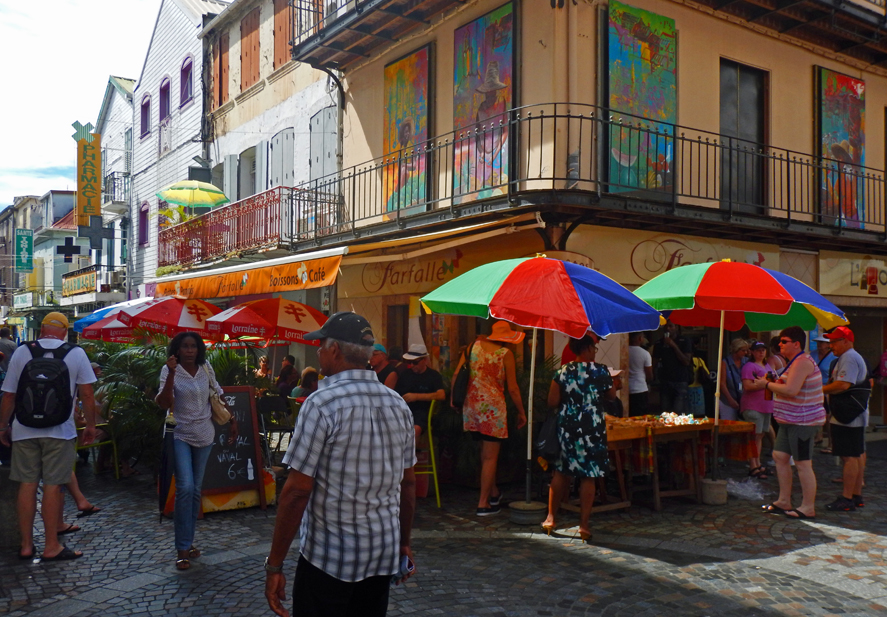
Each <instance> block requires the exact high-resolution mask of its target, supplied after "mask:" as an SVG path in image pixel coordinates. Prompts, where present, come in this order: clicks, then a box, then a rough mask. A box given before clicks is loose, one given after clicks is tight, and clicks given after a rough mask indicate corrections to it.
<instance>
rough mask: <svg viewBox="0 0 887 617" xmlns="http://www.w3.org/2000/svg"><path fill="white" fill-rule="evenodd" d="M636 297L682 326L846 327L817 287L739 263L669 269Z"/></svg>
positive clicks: (841, 316)
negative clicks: (722, 317)
mask: <svg viewBox="0 0 887 617" xmlns="http://www.w3.org/2000/svg"><path fill="white" fill-rule="evenodd" d="M635 295H637V296H638V297H639V298H641V299H643V300H645V301H647V302H649V303H650V305H651V306H653V307H654V308H656V309H658V310H660V311H663V312H665V313H666V314H667V315H668V318H669V319H670V320H671V321H673V322H674V323H676V324H678V325H684V326H711V327H713V328H717V327H719V325H720V323H721V322H720V320H721V312H722V311H723V312H724V329H726V330H731V331H736V330H740V329H741V328H742V326H744V325H748V327H749V329H751V330H753V331H756V332H760V331H763V330H781V329H782V328H787V327H788V326H800V327H802V328H804V329H805V330H812V329H813V328H815V327H816V325H817V324H819V325H820V326H822V327H823V328H825V329H830V328H834V327H836V326H841V325H846V324H848V323H849V322H848V321H847V318H846V316H845V315H844V313H843V312H842V311H841V309H839V308H838V307H837V306H835V305H834V304H832V303H831V302H829V301H828V300H826V299H825V298H823V297H822V296H821V295H820V294H818V293H817V292H816V291H814V290H813V289H811V288H810V287H808V286H807V285H805V284H804V283H802V282H801V281H799V280H797V279H796V278H793V277H791V276H789V275H787V274H783V273H782V272H776V271H775V270H768V269H767V268H762V267H760V266H756V265H753V264H746V263H740V262H733V261H718V262H714V263H703V264H690V265H686V266H681V267H679V268H675V269H674V270H669V271H668V272H663V273H662V274H660V275H659V276H657V277H656V278H654V279H653V280H651V281H649V282H647V283H645V284H644V285H642V286H641V287H639V288H638V289H636V290H635Z"/></svg>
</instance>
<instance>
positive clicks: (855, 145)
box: [817, 67, 865, 229]
mask: <svg viewBox="0 0 887 617" xmlns="http://www.w3.org/2000/svg"><path fill="white" fill-rule="evenodd" d="M817 71H818V73H819V74H818V77H819V79H818V80H817V81H818V83H819V92H818V99H819V155H820V156H821V157H822V158H823V159H824V161H823V163H824V167H825V170H824V171H822V172H821V173H820V212H821V214H822V215H823V218H824V222H826V223H834V224H835V225H838V226H841V227H851V228H854V229H862V228H863V227H864V226H865V190H864V189H865V183H864V169H863V167H864V165H865V82H864V81H862V80H861V79H855V78H853V77H850V76H848V75H842V74H841V73H836V72H834V71H830V70H829V69H825V68H822V67H817Z"/></svg>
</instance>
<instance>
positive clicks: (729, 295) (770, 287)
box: [634, 259, 850, 479]
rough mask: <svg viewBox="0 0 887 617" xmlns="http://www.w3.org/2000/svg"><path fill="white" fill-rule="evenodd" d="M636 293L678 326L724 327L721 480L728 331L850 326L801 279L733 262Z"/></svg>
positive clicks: (657, 281)
mask: <svg viewBox="0 0 887 617" xmlns="http://www.w3.org/2000/svg"><path fill="white" fill-rule="evenodd" d="M634 293H635V294H636V295H637V296H638V297H639V298H642V299H643V300H646V301H647V302H649V303H650V305H652V306H653V307H654V308H656V309H659V310H660V311H662V312H663V313H664V314H665V315H667V316H668V318H669V319H670V320H671V321H672V322H674V323H676V324H678V325H683V326H711V327H714V328H718V327H719V328H720V333H719V337H718V379H717V382H716V383H717V385H716V387H715V434H714V440H713V447H714V464H713V465H712V475H713V477H714V478H715V479H717V460H718V426H719V420H720V413H719V405H718V401H719V400H720V398H721V370H722V366H723V362H721V358H722V357H723V355H724V330H725V329H726V330H731V331H736V330H739V329H741V328H742V326H743V325H748V327H749V329H751V330H753V331H757V332H759V331H762V330H781V329H783V328H787V327H789V326H800V327H801V328H803V329H805V330H812V329H813V328H814V327H815V326H816V325H817V324H819V325H820V326H822V327H823V328H825V329H830V328H834V327H836V326H843V325H847V324H848V323H850V322H849V321H848V320H847V317H846V316H845V315H844V313H843V312H842V311H841V309H839V308H838V307H837V306H835V305H834V304H832V303H831V302H829V301H828V300H826V299H825V298H823V297H822V296H821V295H820V294H819V293H817V292H816V291H814V290H813V289H811V288H810V287H808V286H807V285H805V284H804V283H802V282H801V281H799V280H797V279H796V278H793V277H791V276H789V275H787V274H783V273H782V272H776V271H775V270H768V269H767V268H762V267H761V266H756V265H754V264H746V263H741V262H734V261H730V260H729V259H726V260H724V261H717V262H713V263H703V264H690V265H686V266H681V267H679V268H675V269H674V270H669V271H668V272H663V273H662V274H660V275H659V276H657V277H656V278H654V279H653V280H651V281H648V282H647V283H645V284H644V285H641V286H640V287H639V288H637V289H636V290H635V292H634Z"/></svg>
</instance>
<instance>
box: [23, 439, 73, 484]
mask: <svg viewBox="0 0 887 617" xmlns="http://www.w3.org/2000/svg"><path fill="white" fill-rule="evenodd" d="M75 441H76V439H51V438H49V437H38V438H36V439H22V440H21V441H13V442H12V464H11V465H10V471H9V479H10V480H15V481H16V482H28V483H37V482H39V481H40V480H43V483H44V484H67V483H68V481H69V480H70V479H71V471H73V469H74V461H75V460H76V458H77V452H76V448H75V447H74V442H75Z"/></svg>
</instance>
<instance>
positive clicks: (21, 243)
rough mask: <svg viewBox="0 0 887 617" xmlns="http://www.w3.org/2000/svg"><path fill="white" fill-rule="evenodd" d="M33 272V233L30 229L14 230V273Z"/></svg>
mask: <svg viewBox="0 0 887 617" xmlns="http://www.w3.org/2000/svg"><path fill="white" fill-rule="evenodd" d="M33 270H34V231H33V230H31V229H16V230H15V271H16V272H31V271H33Z"/></svg>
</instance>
